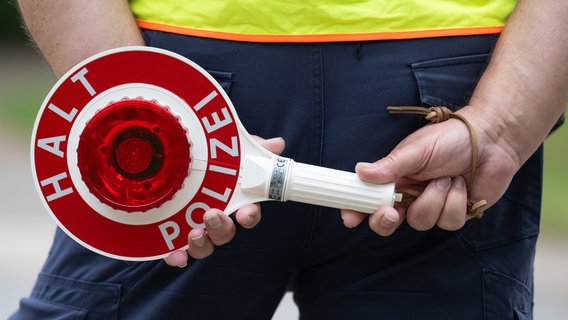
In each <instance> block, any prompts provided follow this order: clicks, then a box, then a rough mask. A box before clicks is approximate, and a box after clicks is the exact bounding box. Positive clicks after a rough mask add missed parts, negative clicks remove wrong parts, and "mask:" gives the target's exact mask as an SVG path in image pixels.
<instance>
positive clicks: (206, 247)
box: [187, 229, 215, 259]
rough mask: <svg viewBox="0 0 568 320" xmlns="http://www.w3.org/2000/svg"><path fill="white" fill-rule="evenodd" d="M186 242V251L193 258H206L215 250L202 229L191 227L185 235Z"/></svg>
mask: <svg viewBox="0 0 568 320" xmlns="http://www.w3.org/2000/svg"><path fill="white" fill-rule="evenodd" d="M187 243H188V244H189V249H187V252H188V253H189V255H190V256H192V257H193V258H194V259H203V258H206V257H208V256H210V255H211V254H212V253H213V251H214V250H215V245H213V242H212V241H211V239H209V237H208V235H207V232H205V230H203V229H192V230H191V231H190V232H189V234H188V236H187Z"/></svg>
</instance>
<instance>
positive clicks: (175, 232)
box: [159, 221, 180, 250]
mask: <svg viewBox="0 0 568 320" xmlns="http://www.w3.org/2000/svg"><path fill="white" fill-rule="evenodd" d="M159 227H160V232H161V233H162V237H163V238H164V241H166V245H167V246H168V249H170V250H173V249H175V246H174V243H173V240H174V239H175V238H177V237H178V236H179V232H180V228H179V225H178V224H177V223H175V222H173V221H166V222H164V223H162V224H161V225H160V226H159ZM168 229H171V230H172V232H168Z"/></svg>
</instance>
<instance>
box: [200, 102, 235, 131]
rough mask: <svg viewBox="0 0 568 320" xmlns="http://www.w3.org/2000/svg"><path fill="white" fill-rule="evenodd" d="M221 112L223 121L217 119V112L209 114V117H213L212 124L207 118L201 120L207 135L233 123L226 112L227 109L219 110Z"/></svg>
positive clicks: (227, 111)
mask: <svg viewBox="0 0 568 320" xmlns="http://www.w3.org/2000/svg"><path fill="white" fill-rule="evenodd" d="M221 112H222V113H223V117H224V118H223V120H221V119H220V118H219V114H218V113H217V112H213V113H212V114H211V117H213V124H211V123H210V122H209V119H207V117H203V118H201V121H202V122H203V125H204V126H205V129H206V130H207V133H211V132H213V131H215V130H217V129H219V128H222V127H224V126H226V125H228V124H230V123H232V122H233V119H231V114H230V113H229V110H227V108H223V109H221Z"/></svg>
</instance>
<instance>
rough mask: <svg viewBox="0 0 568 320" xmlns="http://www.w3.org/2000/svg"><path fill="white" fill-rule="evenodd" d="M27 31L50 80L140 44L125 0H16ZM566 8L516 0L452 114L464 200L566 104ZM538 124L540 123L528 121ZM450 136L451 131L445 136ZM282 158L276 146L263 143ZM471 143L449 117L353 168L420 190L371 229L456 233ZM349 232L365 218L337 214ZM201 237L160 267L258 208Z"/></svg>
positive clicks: (499, 184) (226, 237) (203, 249)
mask: <svg viewBox="0 0 568 320" xmlns="http://www.w3.org/2000/svg"><path fill="white" fill-rule="evenodd" d="M18 3H19V5H20V9H21V12H22V16H23V18H24V21H25V23H26V26H27V27H28V30H29V33H30V35H31V36H32V38H33V39H34V41H35V43H36V44H37V46H38V48H39V49H40V50H41V52H42V53H43V55H44V56H45V58H46V60H47V61H48V62H49V64H50V65H51V67H52V69H53V71H54V73H55V74H56V75H57V76H62V75H63V74H64V73H65V72H66V71H67V70H69V69H70V68H71V67H72V66H73V65H75V64H76V63H78V62H80V61H82V60H83V59H85V58H87V57H89V56H91V55H93V54H95V53H98V52H101V51H103V50H106V49H110V48H115V47H120V46H127V45H143V44H144V43H143V39H142V37H141V35H140V31H139V30H138V28H137V26H136V24H135V21H134V19H133V17H132V14H131V12H130V10H129V8H128V2H127V1H116V0H100V1H87V0H44V1H37V0H19V1H18ZM567 20H568V2H566V1H565V0H541V1H536V0H521V1H519V4H518V6H517V8H516V9H515V11H514V13H513V15H512V16H511V17H510V19H509V22H508V24H507V26H506V28H505V30H504V32H503V34H502V35H501V37H500V40H499V42H498V44H497V46H496V48H495V51H494V54H493V57H492V59H491V62H490V64H489V65H488V67H487V70H486V71H485V73H484V75H483V77H482V78H481V80H480V82H479V84H478V86H477V88H476V90H475V92H474V94H473V96H472V98H471V100H470V103H469V105H467V106H465V107H464V108H462V109H460V110H459V113H461V114H462V115H464V116H465V117H466V118H467V119H468V121H469V122H470V123H471V125H472V126H473V128H474V129H475V131H476V132H477V135H478V140H479V141H478V146H479V164H478V168H477V176H476V182H475V185H473V186H470V188H471V199H472V200H474V201H477V200H481V199H485V200H487V202H488V207H489V206H491V205H493V204H495V203H496V202H497V201H498V200H499V198H500V197H501V196H502V195H503V194H504V192H505V190H506V189H507V187H508V186H509V184H510V182H511V180H512V177H513V175H514V174H515V173H516V172H517V171H518V170H519V168H520V167H521V166H522V164H523V163H524V162H525V161H526V160H527V159H528V158H529V157H530V155H531V154H533V153H534V151H535V150H536V149H537V148H538V146H539V145H540V144H541V143H542V142H543V141H544V139H545V138H546V136H547V134H548V133H549V131H550V128H552V126H553V124H554V123H555V122H556V120H557V119H558V118H559V116H560V114H561V113H562V111H563V110H564V108H565V106H566V104H567V103H568V63H567V62H568V24H566V23H565V21H567ZM535 119H538V120H537V121H535ZM448 132H451V133H452V134H447V133H448ZM261 143H262V144H263V145H264V146H265V147H266V148H267V149H269V150H271V151H273V152H275V153H279V152H281V151H282V150H283V148H284V142H283V140H282V139H278V138H277V139H270V140H261ZM470 154H471V144H470V138H469V133H468V131H467V130H466V127H465V126H464V124H463V123H461V122H460V121H458V120H453V119H452V120H448V121H446V122H443V123H439V124H435V125H428V126H426V127H424V128H421V129H420V130H417V131H416V132H414V133H413V134H411V135H409V136H408V137H407V138H406V139H404V140H403V141H402V142H401V143H400V144H398V145H397V146H396V147H395V149H394V150H392V152H391V153H390V154H389V155H387V156H386V157H385V158H383V159H379V160H378V161H376V162H374V163H359V164H357V166H356V168H355V171H356V173H357V174H358V175H359V177H360V178H361V179H362V180H365V181H369V182H372V183H386V182H391V181H396V184H397V186H398V187H405V186H412V187H417V186H418V187H421V188H422V189H423V190H424V191H423V193H422V195H421V196H420V197H418V199H417V200H416V201H415V202H414V203H412V204H411V205H410V206H409V207H408V208H406V207H402V206H395V207H394V208H392V207H382V208H379V209H378V210H377V211H376V212H375V213H374V214H371V215H370V216H369V219H368V221H369V226H370V228H371V229H372V230H374V231H375V232H376V233H377V234H379V235H382V236H388V235H390V234H392V233H393V232H394V231H395V230H396V228H397V227H398V226H399V225H400V224H401V223H402V221H404V220H405V219H406V221H407V222H408V223H409V225H410V226H412V227H413V228H415V229H417V230H428V229H430V228H432V227H434V226H438V227H440V228H442V229H445V230H457V229H459V228H461V227H462V226H463V225H464V224H465V222H466V219H467V217H466V214H465V212H466V201H467V188H466V183H465V181H466V179H467V178H468V174H469V172H470V168H469V166H470V160H471V159H470V158H469V155H470ZM341 216H342V218H343V221H344V224H345V226H347V227H350V228H352V227H355V226H357V225H359V224H360V223H362V222H363V221H364V220H365V217H366V216H367V215H365V214H362V213H358V212H353V211H348V210H342V212H341ZM205 218H206V219H205V224H206V227H207V232H206V231H204V230H202V229H194V230H192V231H191V232H190V233H189V235H188V243H189V250H188V251H176V252H173V253H172V254H171V255H170V256H169V257H168V258H166V259H165V261H166V262H167V263H168V264H169V265H172V266H180V267H183V266H185V265H186V264H187V262H188V259H189V257H190V256H191V257H193V258H196V259H199V258H203V257H206V256H208V255H210V254H211V253H213V251H214V247H215V246H216V245H222V244H225V243H227V242H229V241H231V239H232V238H233V236H234V234H235V230H236V228H235V221H236V222H237V223H239V224H241V225H242V226H243V227H245V228H253V227H254V226H256V224H257V223H258V222H259V221H260V218H261V213H260V208H259V206H258V205H257V204H253V205H248V206H245V207H243V208H241V209H239V210H238V211H237V212H236V213H235V214H233V215H232V216H227V215H226V214H225V213H222V212H221V211H219V210H210V211H208V212H206V214H205Z"/></svg>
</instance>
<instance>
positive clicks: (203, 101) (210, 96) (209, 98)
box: [193, 91, 217, 111]
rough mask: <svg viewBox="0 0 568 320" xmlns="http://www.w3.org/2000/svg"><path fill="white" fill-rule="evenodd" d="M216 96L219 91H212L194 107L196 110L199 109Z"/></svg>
mask: <svg viewBox="0 0 568 320" xmlns="http://www.w3.org/2000/svg"><path fill="white" fill-rule="evenodd" d="M216 96H217V91H212V92H211V93H210V94H208V95H207V97H205V98H203V99H202V100H201V101H199V102H198V103H197V104H196V105H194V106H193V109H194V110H195V111H199V109H201V108H203V107H204V106H205V105H206V104H208V103H209V102H211V100H213V98H215V97H216Z"/></svg>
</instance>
